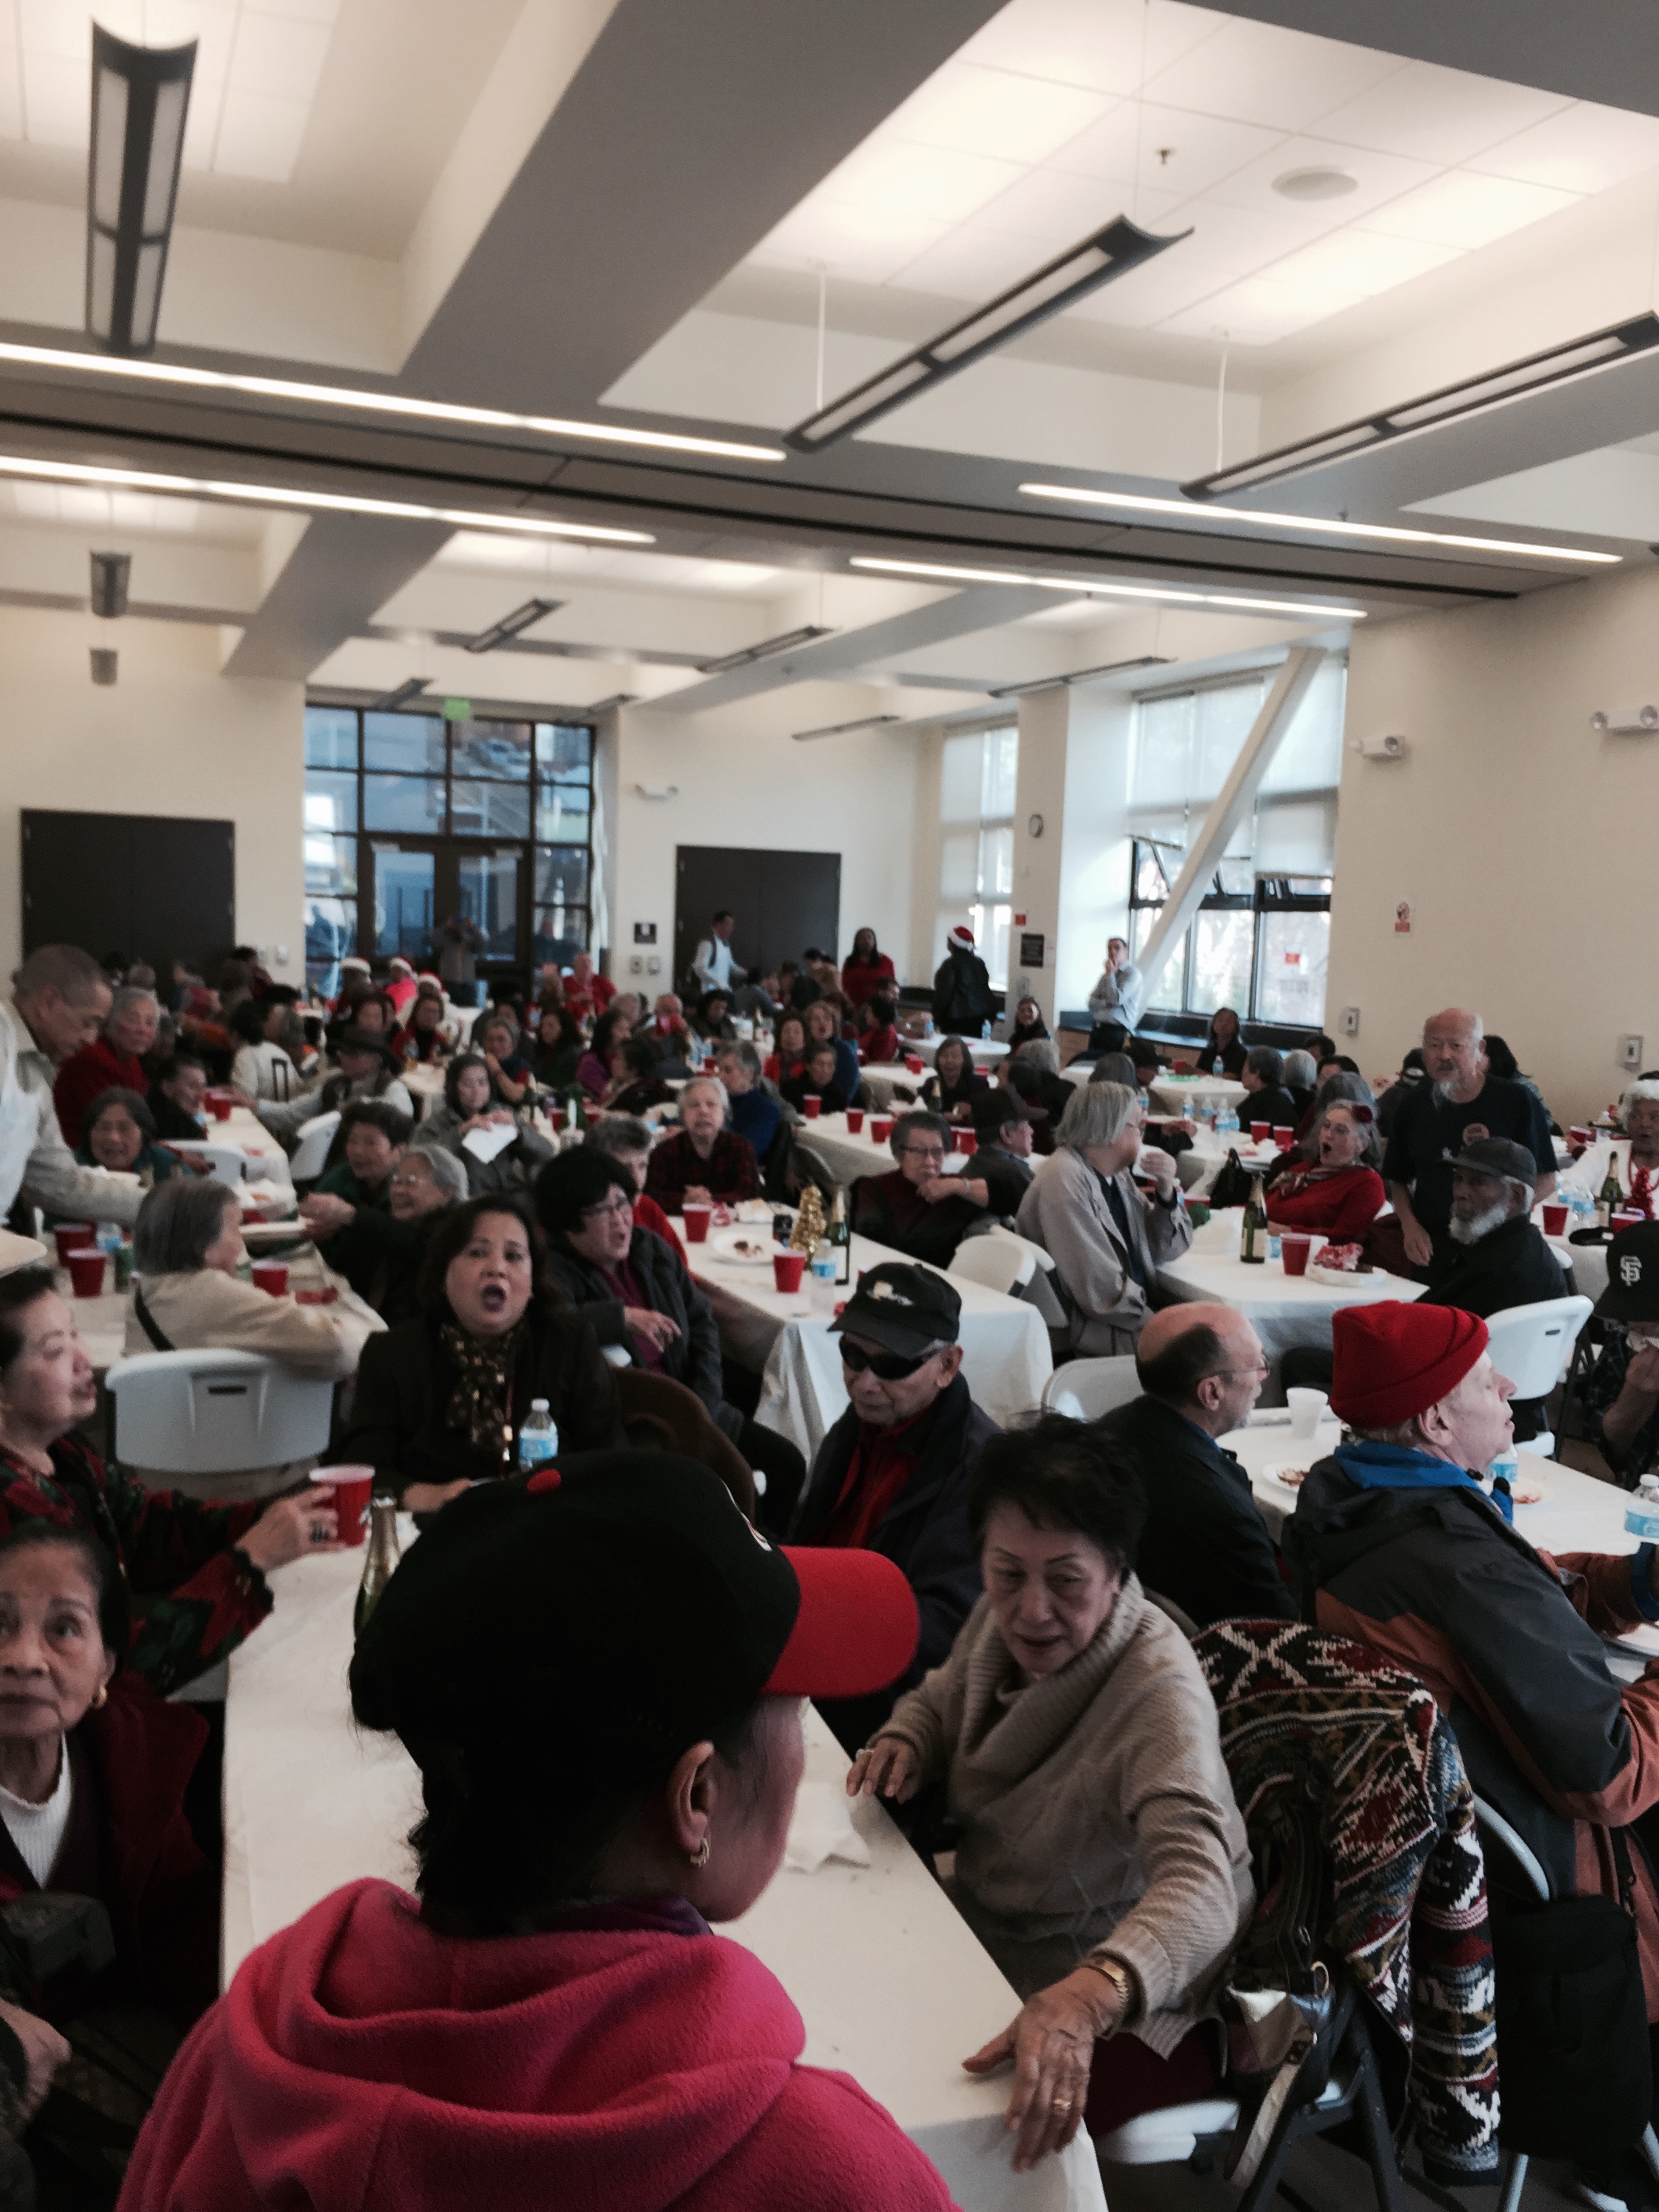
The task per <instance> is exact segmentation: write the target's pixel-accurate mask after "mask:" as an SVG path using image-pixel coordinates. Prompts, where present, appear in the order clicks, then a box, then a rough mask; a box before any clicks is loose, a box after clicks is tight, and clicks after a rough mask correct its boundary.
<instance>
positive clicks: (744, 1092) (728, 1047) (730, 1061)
mask: <svg viewBox="0 0 1659 2212" xmlns="http://www.w3.org/2000/svg"><path fill="white" fill-rule="evenodd" d="M714 1073H715V1074H716V1075H718V1076H719V1078H720V1081H721V1082H722V1083H723V1084H724V1085H726V1097H727V1098H728V1099H729V1100H730V1101H731V1104H732V1127H733V1128H734V1129H735V1130H736V1131H737V1133H738V1135H739V1136H740V1137H746V1138H747V1139H748V1140H749V1142H750V1145H752V1146H754V1151H755V1158H757V1160H758V1161H759V1162H760V1163H761V1165H762V1166H763V1167H764V1166H765V1164H766V1163H767V1161H768V1160H769V1158H771V1156H772V1147H773V1146H774V1145H775V1143H776V1142H777V1137H778V1131H779V1130H780V1129H781V1127H783V1109H782V1107H781V1106H780V1105H779V1104H778V1103H777V1101H776V1100H775V1099H774V1098H769V1097H767V1095H766V1092H765V1091H763V1089H762V1088H761V1059H760V1054H758V1053H757V1051H756V1049H755V1048H754V1046H753V1045H752V1044H748V1043H745V1042H738V1043H737V1044H722V1045H720V1047H719V1048H718V1049H717V1050H716V1052H715V1054H714Z"/></svg>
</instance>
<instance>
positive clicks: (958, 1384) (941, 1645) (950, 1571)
mask: <svg viewBox="0 0 1659 2212" xmlns="http://www.w3.org/2000/svg"><path fill="white" fill-rule="evenodd" d="M998 1433H999V1431H998V1428H997V1425H996V1423H995V1422H994V1420H993V1419H991V1417H990V1415H989V1414H988V1413H985V1412H984V1411H982V1409H981V1407H978V1406H976V1405H975V1403H974V1401H973V1399H972V1397H971V1396H970V1395H969V1389H968V1385H967V1383H965V1382H964V1381H963V1378H962V1376H960V1375H958V1376H957V1377H956V1379H955V1381H954V1382H953V1383H951V1386H950V1388H949V1389H946V1390H943V1391H941V1392H940V1394H939V1397H938V1399H937V1400H936V1401H934V1404H933V1410H932V1412H931V1413H925V1414H924V1415H923V1416H922V1418H921V1420H920V1421H918V1423H917V1424H916V1426H915V1430H914V1431H912V1437H913V1439H914V1441H915V1443H916V1445H917V1446H918V1448H919V1449H920V1452H921V1457H920V1460H919V1461H918V1462H917V1465H916V1468H915V1471H914V1473H913V1474H911V1477H910V1480H908V1482H907V1483H906V1484H905V1486H904V1487H903V1489H902V1490H901V1491H900V1492H899V1494H898V1496H897V1497H896V1498H895V1499H894V1501H893V1503H892V1504H891V1506H890V1507H889V1509H888V1512H887V1516H886V1518H885V1520H884V1521H883V1522H882V1523H881V1525H880V1526H879V1527H878V1528H877V1530H876V1532H875V1534H874V1536H873V1537H872V1540H871V1544H870V1548H871V1550H872V1552H879V1553H882V1554H883V1556H884V1558H886V1559H891V1560H892V1562H893V1564H894V1565H896V1567H898V1568H900V1569H901V1570H902V1573H903V1575H904V1578H905V1580H906V1581H907V1582H908V1583H909V1585H910V1588H911V1589H912V1590H913V1591H914V1592H915V1600H916V1610H917V1612H918V1613H920V1614H921V1642H920V1643H919V1644H917V1646H916V1656H915V1659H914V1661H913V1662H911V1665H910V1668H909V1671H908V1673H907V1674H902V1675H901V1676H900V1678H899V1680H897V1681H896V1682H895V1683H893V1684H892V1685H891V1686H890V1687H889V1688H887V1689H885V1690H882V1691H880V1692H878V1693H877V1694H876V1695H875V1696H874V1697H872V1698H848V1699H822V1700H820V1710H821V1711H822V1712H823V1717H824V1718H825V1719H826V1720H827V1721H828V1722H829V1725H830V1727H831V1728H832V1729H834V1730H835V1731H836V1735H837V1736H838V1737H839V1738H840V1740H841V1741H842V1744H843V1745H844V1746H846V1747H847V1748H848V1750H849V1751H856V1750H858V1749H859V1747H860V1746H861V1745H862V1744H864V1743H865V1742H866V1741H867V1740H868V1739H869V1737H870V1736H871V1735H872V1734H873V1733H874V1731H875V1730H876V1729H878V1728H879V1727H880V1725H881V1723H883V1721H884V1720H885V1719H886V1717H887V1716H888V1714H889V1713H890V1712H891V1711H892V1710H893V1705H894V1702H895V1700H896V1699H897V1698H898V1697H899V1696H900V1694H901V1693H902V1692H903V1691H905V1690H910V1689H914V1688H915V1686H916V1684H917V1683H918V1682H920V1681H921V1678H922V1676H923V1675H924V1674H927V1671H928V1669H929V1668H932V1667H939V1666H942V1665H943V1664H944V1662H945V1659H946V1657H947V1656H949V1653H950V1650H951V1645H952V1644H954V1643H955V1642H956V1639H957V1630H958V1629H959V1628H960V1627H961V1626H962V1624H963V1621H964V1620H967V1618H968V1616H969V1613H971V1612H972V1611H973V1609H974V1607H975V1606H976V1605H977V1604H978V1602H979V1601H980V1597H981V1593H982V1589H983V1584H982V1583H981V1579H980V1571H979V1554H978V1553H977V1552H976V1551H975V1548H974V1540H973V1537H972V1535H971V1534H970V1533H969V1526H968V1483H969V1476H970V1475H971V1474H972V1473H973V1468H974V1462H975V1460H976V1459H977V1458H978V1457H979V1452H980V1447H981V1444H983V1443H984V1442H985V1440H986V1438H987V1437H994V1436H996V1435H997V1434H998ZM858 1440H859V1417H858V1415H857V1414H856V1413H854V1410H853V1408H852V1407H850V1406H849V1407H848V1409H847V1411H846V1412H845V1413H843V1414H842V1417H841V1419H839V1420H838V1421H837V1422H836V1425H835V1426H834V1428H832V1429H831V1430H830V1431H829V1434H828V1435H827V1436H826V1437H824V1439H823V1443H821V1444H820V1445H819V1446H818V1453H817V1458H816V1459H815V1460H814V1461H813V1462H812V1472H811V1474H810V1475H808V1477H807V1479H806V1483H805V1488H804V1489H803V1490H802V1492H801V1494H800V1498H799V1503H798V1504H797V1505H796V1507H795V1517H794V1521H793V1525H792V1527H791V1529H790V1534H789V1541H790V1542H791V1543H792V1544H811V1543H814V1542H816V1541H817V1534H818V1531H819V1530H820V1529H821V1528H823V1524H824V1522H826V1521H827V1520H828V1519H829V1516H830V1514H831V1513H832V1512H833V1511H834V1510H835V1508H836V1503H837V1501H838V1499H839V1498H840V1497H841V1491H842V1484H843V1483H844V1482H845V1480H847V1470H848V1468H849V1467H850V1466H851V1465H852V1462H853V1453H854V1449H855V1448H856V1447H857V1444H858Z"/></svg>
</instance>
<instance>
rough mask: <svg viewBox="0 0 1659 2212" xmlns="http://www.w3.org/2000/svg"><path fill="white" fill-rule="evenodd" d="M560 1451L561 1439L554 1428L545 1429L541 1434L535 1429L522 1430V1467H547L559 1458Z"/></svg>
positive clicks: (520, 1452) (520, 1456) (520, 1433)
mask: <svg viewBox="0 0 1659 2212" xmlns="http://www.w3.org/2000/svg"><path fill="white" fill-rule="evenodd" d="M558 1451H559V1439H558V1437H557V1435H556V1432H555V1431H553V1430H551V1429H544V1430H543V1431H541V1432H540V1433H539V1434H538V1433H536V1432H535V1431H528V1430H520V1432H519V1465H520V1467H521V1468H538V1467H546V1466H548V1465H549V1464H550V1462H552V1461H553V1460H555V1459H556V1458H557V1456H558Z"/></svg>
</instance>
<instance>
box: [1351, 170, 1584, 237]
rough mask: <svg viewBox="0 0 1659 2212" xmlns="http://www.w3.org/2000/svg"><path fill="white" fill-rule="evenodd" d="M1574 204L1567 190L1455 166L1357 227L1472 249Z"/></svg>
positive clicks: (1572, 194) (1573, 195) (1378, 210)
mask: <svg viewBox="0 0 1659 2212" xmlns="http://www.w3.org/2000/svg"><path fill="white" fill-rule="evenodd" d="M1576 205H1577V194H1575V193H1572V192H1564V191H1555V190H1553V189H1552V187H1550V186H1549V185H1528V184H1521V183H1518V182H1516V181H1515V180H1514V179H1510V178H1508V177H1482V176H1476V175H1475V174H1474V173H1473V172H1472V171H1469V170H1467V169H1454V170H1450V171H1449V172H1448V173H1447V174H1446V175H1444V176H1443V177H1437V178H1436V179H1434V180H1433V181H1432V182H1431V183H1430V184H1426V185H1419V186H1418V187H1417V189H1416V190H1415V191H1410V192H1407V193H1404V194H1403V195H1402V196H1401V197H1400V198H1399V199H1397V200H1390V201H1389V204H1388V205H1387V206H1386V207H1382V208H1378V209H1376V210H1374V211H1373V212H1372V213H1370V214H1368V215H1367V216H1364V218H1363V221H1362V223H1361V225H1360V226H1359V227H1360V228H1364V229H1366V230H1376V231H1382V232H1383V233H1384V234H1386V235H1388V236H1389V237H1391V238H1419V239H1423V240H1425V241H1426V242H1427V243H1429V244H1430V245H1432V246H1462V247H1465V248H1467V249H1473V248H1474V247H1475V246H1490V245H1491V244H1492V240H1494V239H1498V238H1507V237H1508V236H1509V235H1510V233H1511V232H1512V231H1516V230H1524V229H1525V228H1526V227H1527V226H1528V223H1534V222H1542V220H1543V219H1544V217H1545V216H1550V215H1555V214H1557V213H1559V210H1561V209H1562V208H1566V207H1573V206H1576Z"/></svg>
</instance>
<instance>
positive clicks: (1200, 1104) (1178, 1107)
mask: <svg viewBox="0 0 1659 2212" xmlns="http://www.w3.org/2000/svg"><path fill="white" fill-rule="evenodd" d="M1076 1080H1077V1078H1076V1077H1075V1076H1074V1077H1073V1082H1075V1081H1076ZM1085 1080H1086V1078H1085ZM1146 1088H1147V1095H1148V1097H1150V1098H1151V1099H1152V1104H1153V1105H1154V1106H1155V1107H1156V1108H1157V1109H1158V1112H1159V1113H1162V1114H1190V1113H1193V1112H1194V1111H1196V1110H1198V1109H1200V1108H1201V1109H1208V1108H1210V1107H1212V1106H1234V1107H1237V1109H1238V1111H1239V1119H1240V1120H1241V1121H1242V1120H1243V1100H1244V1099H1245V1098H1246V1097H1249V1092H1248V1091H1246V1090H1245V1088H1244V1085H1243V1084H1242V1083H1234V1082H1231V1080H1230V1079H1228V1078H1227V1077H1226V1076H1225V1075H1160V1076H1159V1077H1158V1080H1157V1081H1156V1082H1155V1083H1151V1084H1148V1085H1147V1086H1146Z"/></svg>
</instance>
